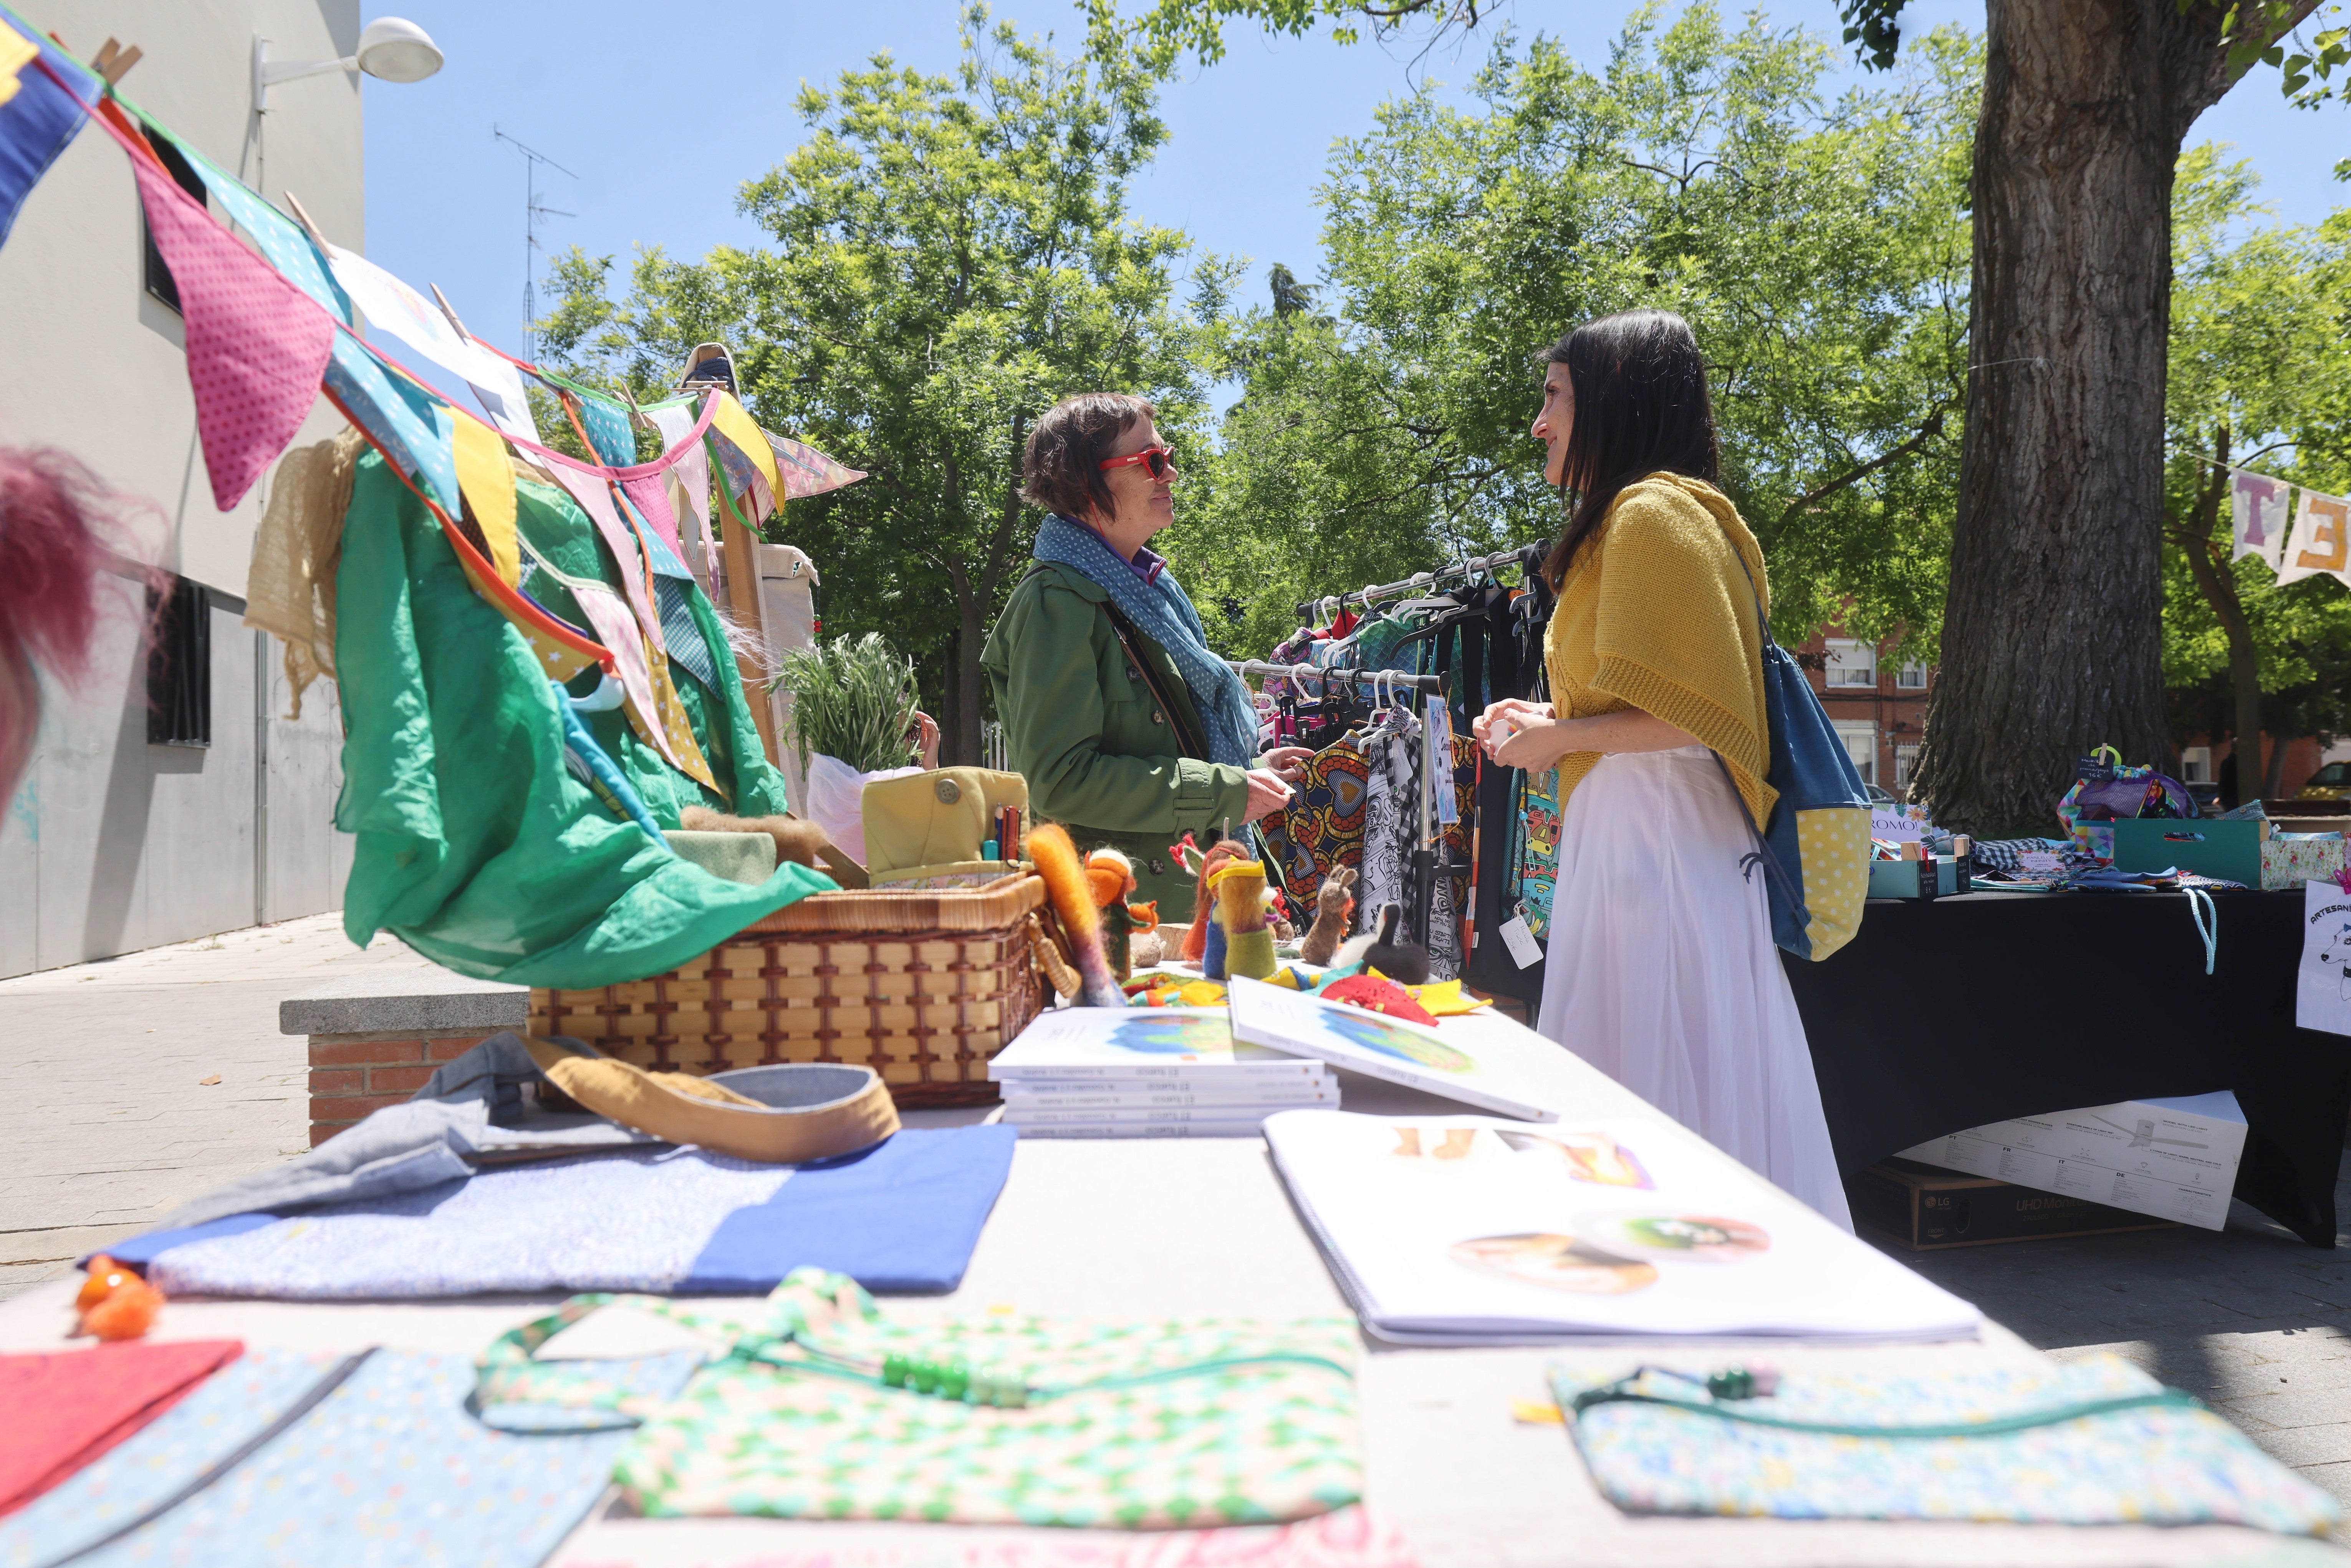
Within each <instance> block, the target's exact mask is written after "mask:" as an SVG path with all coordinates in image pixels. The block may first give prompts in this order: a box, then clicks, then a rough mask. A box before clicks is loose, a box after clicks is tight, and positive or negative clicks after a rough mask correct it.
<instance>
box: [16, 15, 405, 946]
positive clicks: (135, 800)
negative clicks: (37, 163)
mask: <svg viewBox="0 0 2351 1568" xmlns="http://www.w3.org/2000/svg"><path fill="white" fill-rule="evenodd" d="M11 5H12V7H13V8H14V9H15V10H16V12H17V14H18V15H20V16H24V17H25V18H26V20H27V21H29V22H31V23H32V24H33V25H34V26H36V27H38V28H40V29H42V30H43V31H45V32H51V33H54V34H55V35H56V36H57V38H58V40H59V42H61V43H62V44H63V45H64V46H65V47H66V48H67V49H68V51H69V52H71V53H72V54H74V55H76V56H78V57H81V58H83V59H89V57H92V56H93V55H95V54H97V53H98V51H99V46H100V45H102V44H104V43H105V41H106V40H107V38H108V37H110V36H111V37H115V38H116V39H118V40H120V42H121V43H122V44H123V45H125V46H131V45H135V46H137V47H139V49H140V50H141V59H140V60H139V62H138V64H137V65H136V66H135V67H134V68H133V69H132V70H131V73H130V74H129V75H128V76H126V77H125V78H123V80H122V83H121V86H122V90H123V92H124V93H125V94H126V95H128V96H129V97H131V99H135V100H136V101H137V102H138V103H139V104H140V105H141V106H142V107H143V108H145V109H146V110H149V111H150V112H152V114H154V115H155V116H156V117H157V118H158V119H159V120H162V122H163V123H164V124H165V125H168V126H169V127H171V129H172V131H173V132H175V133H176V134H177V135H179V136H181V137H182V138H183V139H184V140H185V141H186V142H187V144H188V145H189V146H190V147H192V148H193V149H194V150H195V151H196V152H199V153H201V154H203V155H204V157H205V158H208V159H210V160H211V161H212V162H214V163H216V164H218V165H219V166H220V167H221V168H223V169H225V170H227V171H228V172H231V173H233V174H235V175H236V176H237V178H238V179H240V180H242V181H243V182H244V183H246V184H247V185H249V186H251V187H253V188H254V189H256V190H257V191H260V192H262V193H264V194H265V195H266V196H267V197H268V199H269V200H271V201H273V202H279V203H282V202H283V200H284V193H285V192H286V191H287V190H288V189H291V190H292V191H294V192H295V193H297V194H298V196H299V197H300V198H301V201H302V204H303V205H304V206H305V207H306V208H307V209H308V211H309V213H310V214H311V215H312V216H313V217H314V218H315V219H317V221H318V223H319V226H320V227H321V228H323V229H324V230H325V231H326V233H327V235H329V237H330V238H332V239H333V240H335V241H336V242H337V243H338V244H341V245H345V246H350V247H351V248H353V249H355V250H358V249H364V235H365V229H364V226H363V218H364V214H363V210H362V204H361V184H360V88H359V82H358V78H356V77H355V76H352V75H349V74H346V73H344V72H342V71H333V72H330V73H328V74H323V75H319V76H314V77H309V78H304V79H302V80H298V81H288V82H284V83H281V84H279V85H277V86H274V87H272V88H271V89H269V96H268V106H267V111H266V113H265V112H263V111H262V108H261V106H260V105H259V104H257V103H256V101H255V88H254V80H255V59H256V47H257V46H258V47H260V48H263V49H266V54H267V57H268V58H269V59H271V60H277V61H304V62H308V61H320V60H335V59H340V58H341V57H346V56H349V55H350V54H351V53H352V52H353V50H354V49H355V48H356V47H357V45H358V42H359V36H360V5H359V0H204V4H186V3H183V4H173V5H159V4H156V3H155V0H11ZM166 162H167V163H172V164H173V167H172V173H173V175H174V177H175V178H177V179H179V180H180V183H182V185H183V186H184V187H187V188H189V189H190V191H191V193H192V194H201V193H202V185H201V183H200V182H199V181H198V180H197V178H196V176H195V174H194V173H193V170H191V169H189V168H187V166H186V165H185V164H184V163H182V162H177V159H176V154H169V155H167V156H166ZM215 214H217V207H215ZM184 343H185V328H184V325H183V321H182V319H181V314H180V309H179V305H178V296H177V290H176V288H175V287H174V286H173V283H172V277H171V274H170V272H169V270H168V269H167V268H166V267H164V266H163V263H162V257H161V256H160V255H159V254H158V253H157V252H156V250H155V248H154V246H153V245H152V243H151V242H150V241H149V239H148V237H147V233H146V226H145V218H144V215H143V214H142V212H141V207H140V204H139V196H138V192H137V188H136V186H135V184H134V183H133V181H132V179H131V169H130V166H129V164H128V162H126V160H125V158H124V156H123V152H122V150H121V149H120V147H119V146H117V145H116V143H115V142H114V141H112V140H111V139H110V138H109V137H108V136H107V135H106V134H105V133H104V131H102V130H100V129H99V128H98V127H96V126H84V127H83V129H82V131H81V132H80V134H79V135H78V137H76V139H75V140H74V142H73V144H72V146H70V147H69V148H68V149H67V151H66V152H65V154H64V156H62V157H61V158H59V159H58V160H57V163H56V165H55V166H54V167H52V168H51V169H50V170H49V172H48V173H47V176H46V177H45V178H44V179H43V180H42V181H41V183H39V184H38V185H37V186H36V187H35V188H34V190H33V193H32V194H31V196H30V197H29V198H28V199H27V200H26V203H25V205H24V209H23V211H22V213H21V214H19V216H18V218H17V222H16V229H15V232H14V233H13V234H11V235H9V237H8V242H7V244H6V245H5V246H0V443H5V444H10V445H26V446H54V447H61V448H63V449H64V450H65V451H67V452H68V453H71V454H72V455H74V456H76V457H78V458H79V459H80V460H81V461H82V462H83V463H85V464H86V465H89V467H90V468H91V469H92V470H93V471H94V472H95V473H96V474H97V475H98V476H99V478H100V479H101V480H103V481H105V482H106V483H107V484H108V485H109V486H112V487H113V488H115V489H116V490H118V491H120V492H121V493H123V494H124V495H125V496H128V497H133V498H134V499H135V500H136V501H137V502H139V503H141V504H142V505H143V507H144V508H145V510H144V512H143V514H142V516H141V530H142V532H143V533H144V535H145V536H146V542H147V546H148V549H149V551H150V553H151V558H152V559H155V560H157V561H158V562H160V564H161V565H162V566H163V567H164V568H166V569H167V570H169V571H170V572H171V574H172V575H171V579H170V583H169V587H168V590H167V591H166V592H165V593H164V594H163V595H162V596H161V597H160V599H159V601H157V602H156V603H154V604H152V605H151V604H149V603H147V602H145V599H146V594H145V591H144V590H142V589H141V588H140V587H138V586H137V585H136V584H134V583H133V582H131V581H130V580H127V579H118V580H110V591H109V592H108V594H107V610H108V612H107V619H106V622H105V623H104V626H103V630H102V633H101V636H100V640H99V641H100V648H99V658H98V668H97V670H96V672H95V674H94V676H93V678H92V679H91V680H90V681H89V683H88V684H87V685H84V686H82V687H80V688H79V689H78V690H72V691H68V690H67V689H64V688H62V687H59V686H58V685H56V684H55V683H50V684H48V685H47V687H46V696H47V712H46V714H45V715H44V716H43V721H42V726H41V732H40V736H39V739H38V741H37V750H36V752H35V756H34V760H33V764H32V767H31V768H30V770H29V771H28V772H27V773H26V777H25V780H24V782H23V784H22V785H20V786H19V787H18V789H17V791H16V796H15V798H14V799H13V800H9V801H6V802H0V806H5V815H0V890H5V891H0V976H5V975H18V974H24V973H26V972H27V971H30V970H34V969H46V968H50V967H55V966H57V965H60V964H71V963H76V962H78V961H81V960H84V959H90V958H102V957H106V956H110V955H113V954H116V953H123V952H128V951H131V950H132V949H135V948H140V947H148V946H157V945H160V944H162V943H167V942H177V941H185V940H187V939H189V938H191V937H196V936H206V935H209V934H211V933H214V932H218V931H225V930H230V929H234V928H235V927H238V926H243V925H253V924H256V923H257V922H263V921H269V920H279V919H284V918H287V917H288V916H291V915H308V914H315V913H317V912H319V911H321V910H327V909H332V908H335V907H336V906H338V905H339V904H340V903H341V902H342V887H343V880H344V877H345V875H346V874H347V873H348V872H349V870H350V840H349V839H348V838H346V837H344V836H343V835H340V834H338V833H336V832H335V831H333V828H332V825H331V823H332V817H333V811H334V802H335V795H336V791H337V790H338V789H339V788H340V784H341V781H342V780H341V744H342V726H341V722H340V713H339V709H338V706H337V701H336V690H335V687H334V685H332V684H331V683H325V682H322V683H320V684H319V685H315V686H313V687H311V688H310V691H309V692H308V695H307V696H306V698H305V700H304V703H303V706H302V716H301V718H300V720H299V721H298V722H296V721H292V720H289V719H288V718H287V706H288V704H287V682H286V678H285V675H284V674H283V671H282V668H281V661H282V657H283V653H284V649H283V648H282V647H281V646H280V645H278V644H277V643H276V642H275V641H274V640H273V639H271V638H270V637H268V636H267V635H266V634H265V633H262V632H255V631H252V630H249V629H247V628H246V627H245V626H244V625H243V624H242V622H243V619H244V615H245V592H246V570H247V568H248V566H249V564H250V561H251V559H252V553H253V536H254V529H255V528H256V525H257V524H258V522H259V520H260V517H261V515H262V511H263V508H264V507H266V504H267V497H268V494H269V486H270V483H271V478H270V477H265V478H264V480H263V481H262V483H261V484H260V485H259V486H256V487H255V489H254V491H253V492H252V493H251V494H250V495H248V496H246V497H245V499H244V500H242V501H241V502H239V503H238V505H237V506H236V507H235V509H234V510H232V511H227V512H223V511H220V510H218V509H217V508H215V507H214V505H213V497H212V489H211V486H209V485H208V484H207V483H206V481H205V475H204V453H203V450H202V448H201V447H200V445H199V444H198V443H197V439H196V425H195V411H194V404H193V398H192V395H191V393H190V392H189V388H188V372H187V361H186V359H185V356H184V352H183V348H184ZM342 423H343V422H342V419H341V417H340V415H338V414H337V413H334V411H333V410H332V408H330V407H329V405H327V404H326V403H325V402H323V401H321V402H320V403H319V405H318V407H317V409H315V410H314V411H313V413H311V415H310V418H309V421H308V423H307V424H306V425H305V426H304V427H303V430H302V432H301V434H299V435H298V437H297V438H296V439H297V441H298V443H299V444H308V443H311V442H315V441H319V440H321V439H324V438H325V437H327V436H329V435H331V434H334V433H335V431H336V430H338V429H340V427H341V425H342ZM151 618H152V619H153V620H154V621H155V622H157V623H158V627H159V630H158V634H157V635H156V637H155V638H154V639H153V640H152V645H149V644H146V643H142V638H141V625H142V623H144V622H148V621H149V620H150V619H151Z"/></svg>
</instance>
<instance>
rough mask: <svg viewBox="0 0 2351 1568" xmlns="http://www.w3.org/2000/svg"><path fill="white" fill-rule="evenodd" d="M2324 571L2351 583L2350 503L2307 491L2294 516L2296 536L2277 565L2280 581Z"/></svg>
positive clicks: (2296, 578)
mask: <svg viewBox="0 0 2351 1568" xmlns="http://www.w3.org/2000/svg"><path fill="white" fill-rule="evenodd" d="M2322 571H2323V572H2326V573H2329V574H2331V575H2332V576H2334V577H2335V578H2337V579H2339V580H2342V581H2343V582H2344V583H2346V584H2351V501H2346V500H2345V499H2344V498H2343V497H2340V496H2322V495H2320V494H2318V493H2317V492H2316V491H2314V490H2307V489H2306V490H2304V491H2303V493H2302V505H2301V507H2299V508H2297V509H2296V510H2295V512H2294V534H2293V537H2292V538H2289V539H2287V541H2286V546H2285V555H2284V557H2283V559H2282V560H2280V562H2279V563H2278V574H2277V580H2279V581H2280V582H2298V581H2300V580H2302V579H2304V578H2305V577H2315V576H2317V575H2318V574H2319V573H2320V572H2322Z"/></svg>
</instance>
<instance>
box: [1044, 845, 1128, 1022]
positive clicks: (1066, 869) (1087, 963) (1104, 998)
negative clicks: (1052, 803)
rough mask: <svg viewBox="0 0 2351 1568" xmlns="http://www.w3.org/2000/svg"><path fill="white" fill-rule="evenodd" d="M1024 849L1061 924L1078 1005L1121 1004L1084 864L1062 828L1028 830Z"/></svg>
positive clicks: (1098, 912)
mask: <svg viewBox="0 0 2351 1568" xmlns="http://www.w3.org/2000/svg"><path fill="white" fill-rule="evenodd" d="M1028 850H1029V859H1030V860H1031V861H1033V862H1036V865H1037V874H1038V875H1039V876H1040V877H1042V878H1043V879H1044V882H1045V894H1046V896H1047V897H1048V898H1050V900H1051V901H1052V904H1053V915H1054V918H1055V919H1057V920H1059V921H1060V922H1061V935H1062V936H1064V937H1065V938H1066V939H1067V940H1068V942H1069V944H1070V967H1071V968H1073V969H1075V970H1077V972H1078V996H1077V1000H1078V1005H1079V1006H1081V1007H1088V1008H1123V1007H1124V1006H1126V996H1125V993H1123V992H1122V991H1121V990H1120V989H1119V988H1118V982H1117V981H1116V980H1115V979H1113V978H1112V977H1111V972H1110V957H1109V956H1108V955H1107V954H1105V953H1104V952H1103V951H1102V911H1101V909H1100V908H1099V907H1098V906H1097V905H1096V904H1095V903H1094V892H1093V886H1092V879H1090V878H1089V877H1088V876H1087V874H1086V863H1085V862H1083V861H1081V860H1080V859H1079V858H1078V846H1077V845H1075V844H1073V843H1071V841H1070V835H1069V831H1068V830H1066V829H1064V828H1061V827H1059V826H1057V825H1055V824H1052V823H1050V822H1049V823H1046V824H1044V825H1042V826H1040V827H1036V828H1031V829H1030V830H1029V841H1028Z"/></svg>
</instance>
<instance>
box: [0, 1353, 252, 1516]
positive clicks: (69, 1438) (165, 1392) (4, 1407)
mask: <svg viewBox="0 0 2351 1568" xmlns="http://www.w3.org/2000/svg"><path fill="white" fill-rule="evenodd" d="M242 1354H245V1344H244V1342H243V1341H241V1340H233V1339H196V1340H181V1341H176V1342H172V1343H164V1344H150V1343H144V1342H141V1343H132V1344H102V1345H99V1347H98V1348H97V1349H95V1350H68V1351H64V1352H61V1353H59V1354H56V1355H0V1430H5V1432H6V1433H7V1434H8V1438H7V1441H6V1442H5V1443H0V1514H5V1513H9V1512H12V1511H15V1510H16V1509H19V1508H22V1507H24V1506H25V1504H26V1503H28V1502H30V1501H32V1500H34V1499H35V1498H37V1497H38V1496H40V1495H41V1494H42V1493H43V1492H45V1491H47V1490H49V1489H50V1488H51V1487H53V1486H56V1485H57V1483H58V1482H59V1481H62V1480H64V1479H66V1478H67V1477H68V1476H70V1475H72V1474H73V1473H74V1472H75V1471H76V1470H78V1469H81V1468H82V1467H83V1466H84V1465H86V1464H89V1462H90V1461H91V1460H92V1459H95V1458H98V1457H99V1455H100V1454H103V1453H105V1452H106V1451H107V1450H108V1449H109V1448H113V1447H114V1446H115V1445H116V1444H117V1443H120V1442H121V1441H122V1440H123V1439H124V1438H126V1437H130V1436H131V1434H132V1433H134V1432H136V1431H138V1430H139V1428H141V1427H144V1426H145V1425H147V1423H148V1422H150V1421H152V1420H153V1419H154V1418H155V1417H156V1416H161V1415H162V1413H163V1412H164V1411H166V1410H169V1409H170V1408H171V1407H172V1406H173V1405H175V1404H177V1403H178V1402H179V1400H180V1398H181V1396H183V1395H185V1394H187V1393H188V1392H189V1391H190V1390H192V1389H193V1388H194V1387H195V1386H196V1385H198V1384H199V1383H202V1382H203V1381H204V1379H205V1378H207V1377H210V1376H211V1375H213V1374H214V1373H215V1372H217V1371H219V1370H220V1369H221V1368H222V1367H224V1366H225V1365H227V1364H229V1363H230V1362H232V1361H235V1359H236V1358H237V1357H238V1356H240V1355H242Z"/></svg>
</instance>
